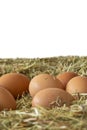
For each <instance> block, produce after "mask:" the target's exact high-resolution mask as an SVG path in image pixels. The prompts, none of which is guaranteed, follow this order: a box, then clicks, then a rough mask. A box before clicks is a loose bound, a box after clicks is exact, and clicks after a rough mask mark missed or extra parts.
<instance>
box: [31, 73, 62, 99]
mask: <svg viewBox="0 0 87 130" xmlns="http://www.w3.org/2000/svg"><path fill="white" fill-rule="evenodd" d="M45 88H61V89H63V84H62V83H61V81H60V80H58V79H57V78H55V77H54V76H52V75H50V74H45V73H44V74H39V75H36V76H35V77H34V78H32V79H31V82H30V84H29V92H30V95H31V96H32V97H33V96H34V95H35V94H36V93H37V92H38V91H40V90H42V89H45Z"/></svg>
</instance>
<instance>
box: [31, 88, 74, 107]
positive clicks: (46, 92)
mask: <svg viewBox="0 0 87 130" xmlns="http://www.w3.org/2000/svg"><path fill="white" fill-rule="evenodd" d="M73 100H74V98H73V96H72V95H70V94H69V93H68V92H66V91H64V90H62V89H59V88H47V89H43V90H40V91H39V92H38V93H37V94H36V95H35V96H34V98H33V100H32V106H33V107H36V106H41V107H45V108H49V107H50V108H51V107H53V106H62V105H63V104H66V105H70V104H71V102H72V101H73Z"/></svg>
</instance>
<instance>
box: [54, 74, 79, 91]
mask: <svg viewBox="0 0 87 130" xmlns="http://www.w3.org/2000/svg"><path fill="white" fill-rule="evenodd" d="M75 76H78V74H76V73H74V72H63V73H61V74H59V75H57V78H58V79H59V80H60V81H61V82H62V83H63V85H64V89H66V84H67V83H68V82H69V80H70V79H72V78H73V77H75Z"/></svg>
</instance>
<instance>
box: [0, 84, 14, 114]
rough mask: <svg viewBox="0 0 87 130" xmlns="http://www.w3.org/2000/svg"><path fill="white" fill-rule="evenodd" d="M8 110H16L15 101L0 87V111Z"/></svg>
mask: <svg viewBox="0 0 87 130" xmlns="http://www.w3.org/2000/svg"><path fill="white" fill-rule="evenodd" d="M10 109H12V110H15V109H16V101H15V99H14V97H13V96H12V94H11V93H10V92H9V91H8V90H6V89H5V88H3V87H2V86H1V85H0V111H1V110H10Z"/></svg>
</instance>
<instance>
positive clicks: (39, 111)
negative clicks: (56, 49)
mask: <svg viewBox="0 0 87 130" xmlns="http://www.w3.org/2000/svg"><path fill="white" fill-rule="evenodd" d="M66 71H73V72H76V73H78V74H80V75H84V76H87V57H79V56H66V57H63V56H60V57H49V58H41V59H40V58H35V59H27V58H21V59H20V58H16V59H0V76H1V75H3V74H6V73H9V72H17V73H22V74H25V75H26V76H28V77H30V78H32V77H34V76H35V75H37V74H40V73H49V74H52V75H57V74H59V73H62V72H66ZM76 96H77V100H75V101H73V103H72V105H71V106H70V107H66V105H65V104H64V106H62V107H57V106H56V107H54V108H52V109H44V108H42V107H37V108H32V106H31V100H32V98H31V96H30V95H29V93H28V94H23V95H22V97H21V98H20V99H19V98H18V99H17V100H16V102H17V109H16V110H10V111H6V110H3V111H1V112H0V130H70V129H72V130H87V96H86V95H83V96H81V95H80V94H77V95H76Z"/></svg>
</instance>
